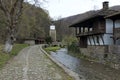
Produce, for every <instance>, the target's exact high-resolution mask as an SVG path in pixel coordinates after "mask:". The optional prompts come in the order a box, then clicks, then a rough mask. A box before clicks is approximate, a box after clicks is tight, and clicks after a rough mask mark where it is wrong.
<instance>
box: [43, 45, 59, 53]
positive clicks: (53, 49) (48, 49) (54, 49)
mask: <svg viewBox="0 0 120 80" xmlns="http://www.w3.org/2000/svg"><path fill="white" fill-rule="evenodd" d="M44 49H45V50H46V51H47V52H49V51H53V52H55V51H56V50H59V49H60V47H58V46H57V47H47V48H44Z"/></svg>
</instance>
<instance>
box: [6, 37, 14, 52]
mask: <svg viewBox="0 0 120 80" xmlns="http://www.w3.org/2000/svg"><path fill="white" fill-rule="evenodd" d="M13 43H14V37H13V36H12V35H10V36H8V38H7V41H6V42H5V47H4V51H5V53H10V52H11V50H12V48H13Z"/></svg>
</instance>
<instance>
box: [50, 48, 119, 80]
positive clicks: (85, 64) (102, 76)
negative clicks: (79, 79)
mask: <svg viewBox="0 0 120 80" xmlns="http://www.w3.org/2000/svg"><path fill="white" fill-rule="evenodd" d="M51 56H52V57H54V58H55V59H57V60H58V61H59V62H61V63H62V64H64V65H65V66H66V67H68V68H69V69H71V70H72V71H74V72H76V73H78V74H80V75H83V76H84V77H85V78H86V80H120V70H115V69H113V68H110V67H108V66H105V65H102V64H99V63H95V62H91V61H87V60H83V59H78V58H76V57H73V56H71V55H69V54H68V51H67V49H65V48H62V49H60V50H58V51H57V52H51Z"/></svg>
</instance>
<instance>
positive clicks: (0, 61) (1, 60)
mask: <svg viewBox="0 0 120 80" xmlns="http://www.w3.org/2000/svg"><path fill="white" fill-rule="evenodd" d="M27 46H28V45H27V44H15V45H14V46H13V49H12V51H11V52H10V53H9V54H7V53H4V52H3V51H2V49H3V45H0V69H1V68H2V67H3V66H4V65H5V64H6V63H7V62H8V61H9V60H10V59H11V58H13V57H14V56H16V55H17V54H18V53H19V51H20V50H22V49H23V48H25V47H27Z"/></svg>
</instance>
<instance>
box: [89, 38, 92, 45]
mask: <svg viewBox="0 0 120 80" xmlns="http://www.w3.org/2000/svg"><path fill="white" fill-rule="evenodd" d="M88 40H89V42H90V45H92V43H91V40H90V37H89V36H88Z"/></svg>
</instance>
